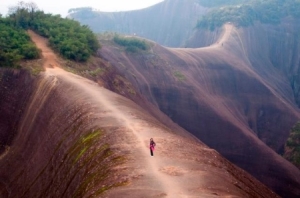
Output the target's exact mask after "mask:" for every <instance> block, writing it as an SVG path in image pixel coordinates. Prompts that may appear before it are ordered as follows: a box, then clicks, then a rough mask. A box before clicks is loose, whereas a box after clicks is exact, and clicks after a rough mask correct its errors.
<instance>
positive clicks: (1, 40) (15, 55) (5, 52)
mask: <svg viewBox="0 0 300 198" xmlns="http://www.w3.org/2000/svg"><path fill="white" fill-rule="evenodd" d="M38 57H39V50H38V49H37V48H36V46H35V45H34V44H33V43H32V42H31V40H30V37H29V36H28V35H27V34H26V31H25V30H24V29H21V28H18V27H15V26H12V25H10V21H9V20H8V19H5V18H2V17H1V16H0V67H15V66H17V63H18V62H19V61H20V60H22V59H25V60H29V59H36V58H38Z"/></svg>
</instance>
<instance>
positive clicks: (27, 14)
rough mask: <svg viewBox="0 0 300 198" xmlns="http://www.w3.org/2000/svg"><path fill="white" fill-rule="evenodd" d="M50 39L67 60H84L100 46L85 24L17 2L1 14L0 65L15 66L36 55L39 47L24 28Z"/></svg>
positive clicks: (52, 46) (53, 46)
mask: <svg viewBox="0 0 300 198" xmlns="http://www.w3.org/2000/svg"><path fill="white" fill-rule="evenodd" d="M28 29H31V30H33V31H35V32H36V33H38V34H40V35H41V36H44V37H46V38H48V39H49V45H50V47H51V48H52V49H54V50H55V51H56V52H58V53H59V54H60V55H61V56H63V57H65V58H66V59H69V60H75V61H83V62H84V61H87V60H88V58H89V57H90V56H91V55H92V54H94V53H96V51H97V50H98V48H99V47H100V45H99V42H98V40H97V38H96V36H95V35H94V33H93V32H92V31H91V30H90V29H89V27H88V26H84V25H83V26H82V25H80V23H79V22H76V21H74V20H71V19H63V18H61V17H60V15H52V14H45V13H44V12H43V11H39V10H38V8H37V6H36V5H35V4H34V3H25V2H19V3H18V5H17V6H15V7H11V8H10V10H9V15H8V16H7V17H5V18H4V17H2V16H1V15H0V66H1V67H4V66H5V67H14V66H16V65H17V64H18V63H19V62H20V61H21V60H28V59H36V58H38V57H39V50H38V49H37V48H36V46H35V45H34V44H33V43H32V42H31V40H30V37H29V36H28V35H27V33H26V30H28Z"/></svg>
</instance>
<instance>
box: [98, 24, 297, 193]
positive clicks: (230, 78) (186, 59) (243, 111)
mask: <svg viewBox="0 0 300 198" xmlns="http://www.w3.org/2000/svg"><path fill="white" fill-rule="evenodd" d="M289 27H291V26H289ZM294 27H297V26H294ZM268 28H269V27H265V26H264V25H259V24H258V25H256V26H254V27H251V28H247V29H242V28H240V29H237V28H235V27H233V26H231V25H226V26H225V31H222V30H217V31H216V32H213V33H209V32H202V31H199V32H196V33H195V35H194V37H193V39H191V40H190V42H189V43H190V45H191V46H193V47H198V46H207V47H203V48H198V49H189V48H184V49H171V48H164V47H161V46H159V45H158V44H152V46H153V47H152V49H151V50H150V51H149V52H144V53H137V54H128V53H125V52H122V51H120V50H118V49H116V48H115V46H111V45H105V44H104V46H103V49H102V50H101V51H100V55H101V56H102V57H104V58H105V59H107V60H109V61H110V62H111V63H112V64H113V65H114V66H115V67H117V68H118V70H119V71H120V72H123V73H124V74H125V75H126V77H127V79H129V80H130V81H131V82H132V84H133V85H134V86H136V87H137V89H138V90H139V91H140V92H141V94H143V95H145V96H146V97H147V98H148V100H149V101H151V102H152V103H153V104H155V105H156V106H157V107H159V108H160V110H162V111H163V112H164V113H165V114H167V115H168V116H169V117H171V118H172V120H173V121H175V122H176V123H178V124H179V125H180V126H182V127H184V128H185V129H187V130H188V131H190V132H191V133H193V134H194V135H195V136H197V137H198V138H199V139H200V140H201V141H203V142H204V143H206V144H207V145H209V146H210V147H212V148H215V149H216V150H218V151H219V152H220V153H221V154H222V155H224V156H225V157H226V158H227V159H229V160H230V161H232V162H234V163H235V164H236V165H238V166H240V167H242V168H243V169H245V170H247V171H248V172H250V173H251V174H252V175H254V176H255V177H256V178H258V179H259V180H260V181H262V182H263V183H265V184H266V185H268V186H269V187H270V188H271V189H273V190H274V191H276V192H278V193H279V194H280V195H282V196H284V197H297V196H299V195H300V191H299V189H300V180H299V178H300V171H299V170H298V169H297V168H296V167H294V166H293V165H292V164H290V163H289V162H287V161H286V160H284V159H283V158H282V157H281V156H279V155H278V154H277V153H278V152H280V151H282V148H283V145H284V143H285V141H286V139H287V137H288V135H289V130H290V128H291V127H292V126H293V125H294V123H295V122H296V121H297V120H299V119H300V114H299V110H298V108H297V104H296V102H295V99H294V94H293V89H292V86H291V81H290V78H289V76H288V75H287V73H288V72H287V71H289V72H290V69H291V68H294V67H291V66H288V67H287V68H288V69H287V68H286V66H284V65H280V67H278V66H277V65H278V64H276V65H273V63H274V62H276V61H277V59H278V60H280V61H281V62H280V63H285V61H287V59H289V61H288V62H289V63H291V64H292V65H293V63H297V58H296V57H297V56H298V55H297V51H291V50H288V47H287V45H288V43H285V44H284V42H285V41H284V39H283V38H285V36H284V37H281V36H280V35H281V34H280V32H282V34H287V32H286V29H285V25H283V26H282V27H281V26H273V28H275V29H277V31H275V33H274V31H272V29H269V31H267V29H268ZM282 28H283V29H282ZM273 30H274V29H273ZM271 33H272V34H271ZM294 33H295V32H294ZM290 34H292V32H291V33H290ZM220 36H221V37H220ZM290 36H291V35H290ZM290 36H289V40H288V42H292V41H293V40H294V39H295V38H290ZM286 37H287V36H286ZM275 38H276V39H277V42H279V44H280V45H277V44H276V43H274V42H273V40H274V39H275ZM281 39H283V40H281ZM280 46H283V47H282V48H281V50H282V51H284V50H286V51H284V52H282V53H283V54H285V55H281V56H278V54H279V52H281V50H280V49H279V48H280ZM295 48H297V46H294V49H295ZM286 57H290V58H286ZM291 57H293V58H291ZM295 59H296V60H295ZM120 63H122V65H120ZM276 63H279V62H278V61H277V62H276ZM290 74H292V72H290Z"/></svg>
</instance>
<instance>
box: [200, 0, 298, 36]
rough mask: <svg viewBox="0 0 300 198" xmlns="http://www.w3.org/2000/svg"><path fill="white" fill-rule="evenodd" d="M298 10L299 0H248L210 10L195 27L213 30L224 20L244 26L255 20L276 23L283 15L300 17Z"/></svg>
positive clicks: (223, 22) (224, 21)
mask: <svg viewBox="0 0 300 198" xmlns="http://www.w3.org/2000/svg"><path fill="white" fill-rule="evenodd" d="M299 10H300V1H299V0H285V1H284V0H249V1H246V2H245V3H243V4H238V5H230V6H224V7H220V8H215V9H213V10H211V11H210V12H209V13H208V14H206V15H205V16H203V17H202V18H201V19H200V20H199V21H198V23H197V28H205V29H210V30H214V29H215V28H217V27H220V26H222V25H223V24H225V23H226V22H231V23H233V24H235V25H236V26H244V27H246V26H249V25H252V24H253V23H254V22H255V21H260V22H262V23H268V24H278V23H280V20H281V19H282V18H283V17H287V16H292V17H295V18H300V12H299Z"/></svg>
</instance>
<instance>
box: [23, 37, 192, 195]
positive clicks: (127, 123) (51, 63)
mask: <svg viewBox="0 0 300 198" xmlns="http://www.w3.org/2000/svg"><path fill="white" fill-rule="evenodd" d="M28 33H29V35H30V37H31V38H32V40H33V41H34V42H35V44H36V45H37V47H38V48H39V49H41V51H42V55H43V61H44V67H45V68H46V72H45V75H46V76H52V77H53V76H55V77H56V78H59V79H60V80H61V79H63V80H64V81H66V82H68V83H71V84H72V86H74V87H76V88H78V89H80V90H82V91H83V92H84V94H86V95H87V96H89V98H91V100H94V102H95V103H98V104H99V106H100V107H105V108H106V109H107V111H109V112H110V113H111V115H112V117H114V118H115V119H116V120H119V121H120V122H121V123H123V125H124V127H126V128H127V130H128V131H129V132H130V133H132V134H134V136H135V137H136V139H137V145H135V146H136V147H137V148H136V150H138V151H140V152H142V153H141V155H140V156H142V157H141V158H142V159H141V160H140V163H141V164H139V166H140V167H144V168H145V173H146V177H149V178H152V179H154V183H156V184H159V186H160V187H161V188H162V189H161V190H162V191H163V192H164V193H165V194H166V195H167V196H168V197H186V196H184V189H182V188H181V185H180V184H179V183H176V182H175V180H174V179H173V177H171V176H169V175H166V174H164V173H162V172H161V171H160V169H161V168H162V167H163V166H164V164H162V163H161V162H163V160H161V157H159V156H154V157H150V154H149V149H148V146H147V143H148V142H149V140H150V138H151V137H153V135H154V133H153V131H155V130H156V129H151V128H145V127H143V126H142V125H141V123H139V122H137V121H136V120H135V119H133V118H132V115H131V114H130V112H124V111H122V110H120V109H118V107H117V106H118V104H116V101H113V100H112V98H110V94H111V93H110V92H109V91H108V90H106V89H105V88H100V87H99V86H98V85H97V84H96V83H95V84H94V83H93V82H91V81H89V80H87V79H84V78H82V77H80V76H76V75H74V74H71V73H69V72H66V71H64V70H63V69H61V68H60V65H59V62H58V57H57V56H56V54H54V52H53V51H52V50H51V49H50V48H49V47H48V43H47V40H46V39H44V38H43V37H41V36H39V35H37V34H36V33H34V32H33V31H29V32H28ZM156 138H157V139H166V138H169V137H167V135H166V134H155V139H156ZM155 139H154V140H155Z"/></svg>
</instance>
